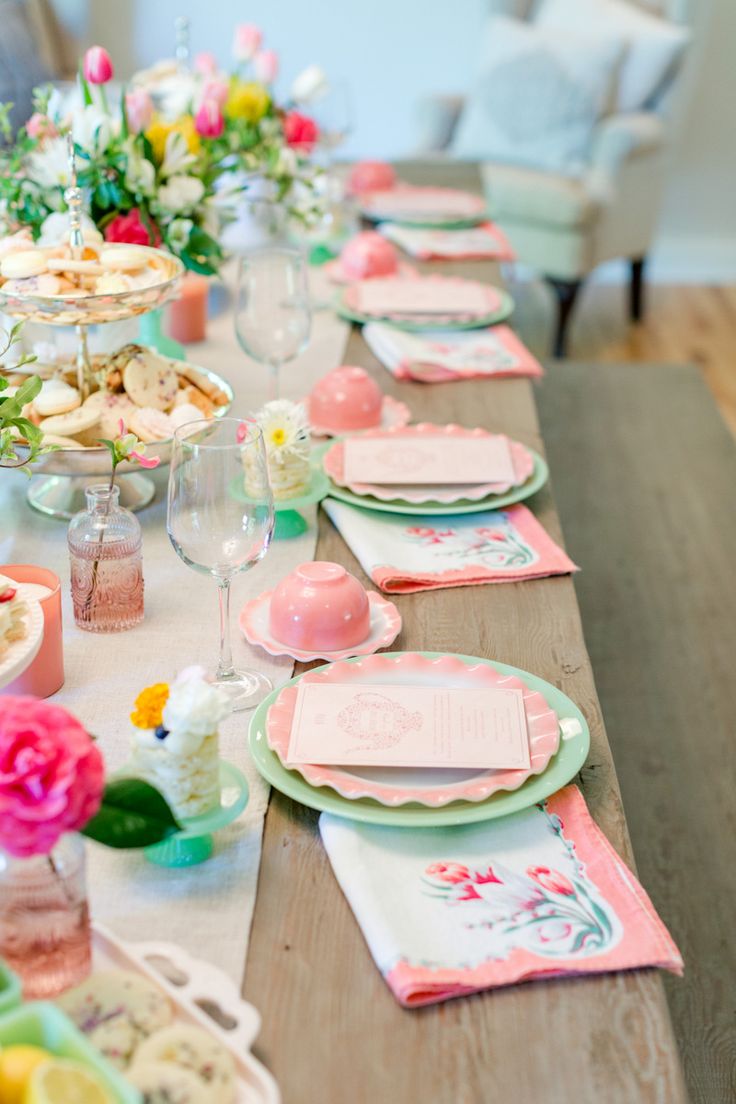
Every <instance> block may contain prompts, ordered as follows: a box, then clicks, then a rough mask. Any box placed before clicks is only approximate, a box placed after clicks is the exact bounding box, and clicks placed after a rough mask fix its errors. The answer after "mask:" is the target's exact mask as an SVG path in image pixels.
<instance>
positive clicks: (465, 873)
mask: <svg viewBox="0 0 736 1104" xmlns="http://www.w3.org/2000/svg"><path fill="white" fill-rule="evenodd" d="M425 873H426V874H428V875H429V877H430V878H438V879H439V880H440V881H441V882H449V883H450V885H459V884H460V883H461V882H469V881H470V878H471V874H470V871H469V870H468V868H467V866H465V865H464V864H463V863H456V862H447V863H443V862H435V863H430V865H429V866H428V867H427V869H426V871H425Z"/></svg>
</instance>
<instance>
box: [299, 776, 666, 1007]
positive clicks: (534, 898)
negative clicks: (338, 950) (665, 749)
mask: <svg viewBox="0 0 736 1104" xmlns="http://www.w3.org/2000/svg"><path fill="white" fill-rule="evenodd" d="M319 824H320V832H321V834H322V841H323V843H324V845H325V848H326V850H327V854H328V856H329V859H330V862H331V863H332V868H333V871H334V873H335V877H336V878H337V880H338V882H339V883H340V886H341V888H342V890H343V892H344V894H345V896H346V897H347V899H348V902H349V904H350V907H351V908H352V910H353V912H354V913H355V916H356V919H357V921H358V923H359V925H360V927H361V929H362V931H363V935H364V936H365V939H366V942H367V943H368V947H369V949H370V952H371V954H372V956H373V959H374V961H375V963H376V965H377V966H378V969H379V970H380V971H381V973H382V974H383V976H384V978H385V979H386V982H387V984H388V986H389V988H390V989H391V991H392V992H393V994H394V996H395V997H396V999H397V1000H398V1001H400V1003H401V1004H403V1005H405V1006H407V1007H414V1006H417V1005H422V1004H431V1003H433V1002H437V1001H443V1000H448V999H450V998H451V997H460V996H463V995H465V994H467V993H473V992H476V991H478V990H480V989H493V988H497V987H498V986H501V985H511V984H514V983H515V982H519V981H531V980H533V979H538V978H546V977H559V976H570V975H573V976H574V975H580V974H596V973H602V972H608V971H611V970H631V969H635V968H638V967H644V966H657V967H660V968H662V969H666V970H671V971H672V972H673V973H675V974H682V968H683V964H682V958H681V956H680V953H679V951H678V949H677V947H676V946H675V944H674V942H673V940H672V938H671V936H670V934H669V932H668V931H667V929H666V928H665V926H664V924H663V923H662V921H661V920H660V918H659V917H658V915H657V913H656V912H655V910H654V907H653V905H652V902H651V901H650V900H649V897H648V896H647V894H646V893H645V891H644V889H643V888H642V887H641V885H640V884H639V882H637V880H636V878H635V877H634V875H633V874H632V873H631V871H630V870H629V869H628V867H627V866H626V865H625V864H624V863H623V862H622V860H621V859H620V858H619V856H618V855H617V854H616V852H615V851H614V849H613V848H612V847H611V844H610V843H609V842H608V840H607V839H606V837H605V836H604V835H603V833H602V832H601V830H600V828H598V826H597V825H596V824H595V822H594V821H593V819H592V817H591V816H590V814H589V812H588V810H587V808H586V805H585V802H584V800H583V797H582V794H581V793H580V791H579V790H578V789H577V788H576V787H575V786H566V787H565V788H564V789H562V790H560V791H559V792H558V793H556V794H554V795H553V796H552V797H550V798H548V799H547V801H546V802H543V803H542V804H540V805H533V806H532V807H531V808H529V809H525V810H523V811H522V812H520V813H515V814H513V815H511V816H507V817H502V818H500V819H498V820H493V821H486V822H484V823H481V824H471V825H465V826H462V827H455V828H430V829H424V830H422V831H409V830H407V829H404V828H399V829H397V828H383V827H374V826H372V825H371V826H368V825H359V824H356V823H354V822H352V821H348V820H344V819H342V818H339V817H333V816H329V815H327V814H325V813H323V814H322V816H321V817H320V822H319Z"/></svg>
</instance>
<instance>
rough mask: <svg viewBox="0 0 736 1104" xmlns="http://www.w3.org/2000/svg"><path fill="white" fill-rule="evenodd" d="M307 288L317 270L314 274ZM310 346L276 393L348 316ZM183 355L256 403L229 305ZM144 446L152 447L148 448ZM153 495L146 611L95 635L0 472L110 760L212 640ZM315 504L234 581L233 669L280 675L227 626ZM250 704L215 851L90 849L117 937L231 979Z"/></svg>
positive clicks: (302, 553)
mask: <svg viewBox="0 0 736 1104" xmlns="http://www.w3.org/2000/svg"><path fill="white" fill-rule="evenodd" d="M313 279H314V284H315V285H316V286H315V287H314V293H315V297H319V296H320V295H322V294H323V292H322V291H321V289H320V285H321V282H322V279H323V277H322V276H321V274H320V273H319V272H317V273H316V274H315V273H313ZM312 332H313V337H312V341H311V344H310V347H309V349H308V350H307V352H306V353H304V354H303V355H302V356H301V357H300V358H299V359H298V360H296V361H294V362H293V363H292V364H291V365H287V366H286V367H285V368H284V370H283V385H282V395H283V396H284V397H287V398H301V397H303V396H304V394H305V393H306V392H307V391H308V390H309V389H310V387H311V386H312V385H313V383H314V382H315V381H316V380H317V379H318V378H319V377H320V376H322V375H323V374H324V373H325V372H327V371H329V369H330V368H333V367H335V366H336V365H338V364H339V363H340V362H341V360H342V357H343V353H344V349H345V344H346V341H347V336H348V326H347V325H346V324H345V323H344V322H342V321H340V320H339V319H337V318H336V317H335V315H334V314H333V313H332V312H331V311H327V310H322V311H319V312H317V313H316V314H315V317H314V321H313V331H312ZM187 356H188V359H189V360H190V361H191V362H192V363H194V364H200V365H203V366H204V367H206V368H210V369H212V370H213V371H216V372H218V373H219V374H220V375H222V376H223V377H224V378H225V379H227V380H229V382H230V383H231V385H232V387H233V388H234V390H235V394H236V401H235V404H234V407H233V411H234V413H236V414H244V413H247V412H248V411H250V410H254V409H257V408H258V406H260V405H261V404H262V403H263V401H264V400H265V392H266V370H265V369H264V368H262V367H260V366H259V365H257V364H255V363H254V362H252V361H250V360H248V358H247V357H246V356H245V355H244V354H243V353H242V352H241V350H240V349H239V348H238V347H237V344H236V341H235V337H234V332H233V317H232V309H231V307H230V306H228V307H227V309H226V310H225V311H223V313H221V314H220V316H219V317H218V318H216V319H214V320H213V321H211V322H210V326H209V331H208V341H207V342H206V343H203V344H202V345H196V346H190V347H189V349H188V352H187ZM151 451H153V449H151ZM154 478H155V480H156V482H157V484H158V493H157V495H156V500H155V502H154V503H153V504H152V505H151V506H149V507H148V508H147V509H146V510H144V511H143V512H142V513H141V514H139V519H140V521H141V525H142V526H143V569H144V578H145V602H146V616H145V620H144V621H143V623H142V624H141V625H139V626H137V627H136V628H135V629H132V630H130V631H128V632H124V633H114V634H101V635H93V634H90V633H86V632H82V631H80V630H78V629H77V628H76V627H75V625H74V620H73V616H72V610H71V599H70V595H69V560H68V555H67V547H66V524H65V523H64V522H59V521H53V520H51V519H47V518H44V517H40V516H39V515H38V514H36V513H35V512H34V511H32V510H31V509H30V507H28V506H27V504H26V502H25V494H26V490H27V484H26V478H25V477H24V476H23V475H22V474H20V473H18V472H9V471H5V472H3V471H1V470H0V564H2V563H30V564H39V565H42V566H44V567H48V568H51V569H52V570H53V571H55V572H56V573H57V574H58V575H59V576H60V577H61V579H62V583H63V589H64V612H63V616H64V661H65V667H66V682H65V684H64V686H63V688H62V690H61V691H60V692H59V694H58V695H56V699H55V700H57V701H58V702H59V703H60V704H62V705H64V706H65V707H67V708H68V709H70V710H71V711H72V712H73V713H75V714H76V715H77V716H78V717H79V718H80V720H81V721H82V722H83V723H84V724H85V725H86V726H87V727H88V729H89V731H90V732H92V733H93V734H94V735H95V736H97V737H98V739H99V745H100V747H101V749H102V751H103V753H104V755H105V760H106V763H107V765H108V768H109V769H110V770H114V769H115V768H117V767H119V766H120V765H121V764H122V763H123V762H124V761H125V760H126V759H127V757H128V743H129V736H130V732H131V726H130V722H129V714H130V712H131V709H132V706H133V702H134V699H135V697H136V695H137V694H138V693H139V691H140V690H141V689H142V688H143V687H144V686H147V685H150V684H151V683H153V682H157V681H162V682H165V681H168V680H170V679H172V678H173V677H174V676H175V675H176V673H177V671H179V670H180V669H181V668H182V667H184V666H186V665H188V664H191V663H202V664H203V665H204V666H206V667H207V668H208V669H212V668H214V665H215V662H216V659H217V649H218V644H219V640H218V615H217V594H216V588H215V584H214V582H213V581H212V580H210V579H208V578H206V577H205V576H202V575H199V574H197V573H196V572H194V571H192V570H190V569H189V568H187V567H186V566H185V565H184V564H183V563H182V561H181V560H180V559H179V558H178V556H177V555H176V553H175V552H174V550H173V548H172V546H171V544H170V542H169V538H168V536H167V533H166V528H165V487H166V478H167V472H166V471H161V472H155V473H154ZM314 515H315V508H314V507H312V508H311V509H310V510H309V511H307V512H306V516H308V517H309V520H310V527H309V529H308V530H307V532H306V533H304V534H303V535H302V536H300V537H298V538H296V539H294V540H289V541H281V542H274V543H273V544H272V545H271V548H270V550H269V552H268V554H267V556H266V557H265V559H264V560H263V561H262V562H261V563H260V564H258V565H257V566H256V567H255V568H254V569H253V570H252V571H251V572H248V573H247V574H245V575H240V576H238V577H237V578H236V579H235V580H234V582H233V588H232V590H233V593H232V610H233V651H234V658H235V663H236V665H242V666H249V667H255V668H257V669H259V670H261V671H263V672H264V673H265V674H267V675H268V676H269V678H271V680H272V681H273V682H274V683H275V684H280V683H283V682H285V681H286V680H287V679H288V678H290V676H291V672H292V668H293V663H292V661H291V660H289V659H273V658H271V657H270V656H268V655H267V654H266V653H265V652H263V651H261V650H260V649H256V648H253V647H251V646H250V645H249V644H247V643H246V642H245V641H244V639H243V638H242V636H241V634H240V633H239V631H238V629H237V625H236V615H237V611H238V610H239V609H240V607H241V606H242V605H243V604H244V603H245V602H246V601H248V600H249V599H251V598H253V597H255V596H256V595H257V594H259V593H260V592H261V591H262V590H266V589H270V588H272V587H273V586H275V584H276V583H277V582H278V580H279V579H280V578H281V577H282V576H283V575H284V574H285V573H286V572H288V571H289V570H291V569H292V568H293V567H294V566H295V565H296V564H298V563H301V562H302V561H304V560H309V559H312V558H313V556H314V547H315V540H316V531H315V526H314ZM250 716H251V714H250V713H239V714H235V715H234V716H233V717H232V718H230V719H229V720H228V721H226V722H225V723H224V724H223V725H222V727H221V736H222V741H221V751H222V755H223V757H224V758H225V759H228V760H230V761H232V762H233V763H235V764H236V765H237V766H238V767H239V768H240V769H241V770H242V771H243V772H244V773H245V775H246V776H247V778H248V783H249V786H250V801H249V804H248V807H247V809H246V811H245V813H244V814H243V816H242V817H241V818H240V819H239V820H238V821H236V822H235V823H234V824H233V825H231V826H230V827H229V828H227V829H225V830H224V831H223V832H221V833H220V834H218V836H217V837H216V845H215V854H214V855H213V857H212V858H211V859H209V860H208V861H207V862H206V863H204V864H202V865H201V866H198V867H194V868H192V869H189V870H172V869H161V868H159V867H156V866H152V865H151V864H149V863H148V862H146V861H145V859H144V858H143V857H142V856H141V855H138V854H136V853H134V852H133V853H126V852H113V851H109V850H107V849H106V848H103V847H100V846H98V845H96V844H93V843H90V844H89V845H88V856H89V888H90V899H91V906H92V912H93V915H94V916H95V917H96V918H97V919H98V920H101V921H103V922H104V923H106V924H107V925H109V927H111V928H112V929H113V930H114V931H115V932H116V933H118V934H119V935H120V936H123V937H125V938H126V939H132V940H135V939H165V940H170V941H173V942H176V943H179V944H181V945H182V946H183V947H185V948H186V949H187V950H188V951H189V952H190V953H192V954H195V955H197V956H199V957H202V958H205V959H208V960H209V961H210V962H212V963H213V964H215V965H217V966H219V967H221V968H222V969H224V970H225V971H226V972H227V973H229V974H230V975H231V976H232V977H234V978H236V979H240V978H241V977H242V974H243V969H244V964H245V957H246V951H247V945H248V936H249V931H250V922H251V917H252V913H253V906H254V903H255V893H256V884H257V879H258V865H259V859H260V849H261V834H262V829H263V818H264V815H265V810H266V804H267V800H268V788H267V786H266V784H265V783H264V782H263V780H262V779H261V777H260V776H259V775H258V774H257V772H256V771H255V769H254V768H253V766H252V764H251V761H250V757H249V755H248V751H247V746H246V737H247V731H248V723H249V719H250Z"/></svg>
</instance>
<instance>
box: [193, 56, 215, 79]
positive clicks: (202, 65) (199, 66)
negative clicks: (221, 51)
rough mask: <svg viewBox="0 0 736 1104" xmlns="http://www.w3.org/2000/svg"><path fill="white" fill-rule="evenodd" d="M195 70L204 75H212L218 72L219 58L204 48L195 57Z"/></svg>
mask: <svg viewBox="0 0 736 1104" xmlns="http://www.w3.org/2000/svg"><path fill="white" fill-rule="evenodd" d="M194 72H195V73H201V74H202V76H203V77H212V76H214V74H215V73H216V72H217V58H216V57H215V55H214V54H212V53H210V51H209V50H203V51H202V52H201V53H199V54H197V55H196V56H195V58H194Z"/></svg>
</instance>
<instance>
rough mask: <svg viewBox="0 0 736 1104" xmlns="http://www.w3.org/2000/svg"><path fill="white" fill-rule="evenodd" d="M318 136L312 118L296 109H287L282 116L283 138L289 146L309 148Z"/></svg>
mask: <svg viewBox="0 0 736 1104" xmlns="http://www.w3.org/2000/svg"><path fill="white" fill-rule="evenodd" d="M318 137H319V130H318V128H317V124H316V123H315V121H314V119H310V118H309V116H308V115H302V114H300V112H298V111H289V112H288V113H287V114H286V116H285V117H284V138H285V139H286V143H287V145H289V146H295V147H297V148H300V149H303V150H307V151H309V150H311V148H312V146H313V145H314V143H315V142H316V141H317V139H318Z"/></svg>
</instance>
